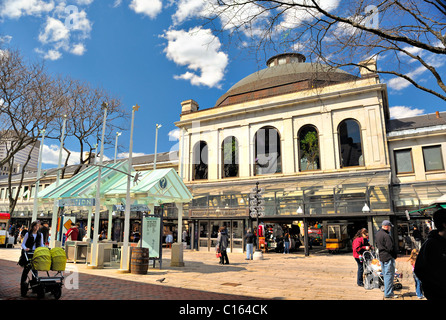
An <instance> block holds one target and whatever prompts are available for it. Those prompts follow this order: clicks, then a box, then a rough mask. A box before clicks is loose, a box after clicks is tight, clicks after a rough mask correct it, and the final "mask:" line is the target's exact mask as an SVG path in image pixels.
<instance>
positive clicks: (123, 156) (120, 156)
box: [116, 152, 146, 159]
mask: <svg viewBox="0 0 446 320" xmlns="http://www.w3.org/2000/svg"><path fill="white" fill-rule="evenodd" d="M145 155H146V154H145V153H142V152H132V158H133V157H141V156H145ZM116 157H117V158H118V159H126V158H128V157H129V153H128V152H121V153H118V155H117V156H116Z"/></svg>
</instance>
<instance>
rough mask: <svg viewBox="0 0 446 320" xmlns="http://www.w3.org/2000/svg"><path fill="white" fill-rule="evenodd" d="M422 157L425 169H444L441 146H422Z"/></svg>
mask: <svg viewBox="0 0 446 320" xmlns="http://www.w3.org/2000/svg"><path fill="white" fill-rule="evenodd" d="M423 157H424V168H425V170H426V171H435V170H444V166H443V156H442V154H441V146H430V147H423Z"/></svg>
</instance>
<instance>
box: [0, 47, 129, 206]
mask: <svg viewBox="0 0 446 320" xmlns="http://www.w3.org/2000/svg"><path fill="white" fill-rule="evenodd" d="M104 102H106V103H107V104H108V117H107V134H106V137H105V140H106V141H105V143H109V142H112V141H113V137H114V134H115V131H116V130H117V129H119V130H124V128H122V127H120V126H119V124H120V123H122V122H120V121H125V119H126V118H127V117H128V114H127V113H126V112H125V111H123V108H122V105H121V102H120V100H119V99H118V98H116V97H113V96H112V95H111V94H110V93H108V92H107V91H106V90H104V89H100V88H93V87H92V86H91V85H90V84H88V83H84V82H81V81H78V80H74V79H71V78H69V77H66V78H62V77H60V76H59V77H56V76H52V75H50V74H49V73H48V71H47V70H46V68H45V65H44V63H42V62H41V61H37V62H29V61H26V60H25V58H24V57H23V56H22V55H21V53H20V52H19V51H18V50H12V49H9V48H8V49H2V47H0V150H1V151H3V155H2V156H1V157H0V168H3V169H5V167H6V169H7V171H8V176H9V177H8V192H9V195H8V198H9V207H10V208H9V209H10V211H9V212H13V210H14V208H15V206H16V203H17V199H18V195H19V193H20V189H21V187H22V182H23V177H24V173H25V172H26V171H29V170H33V169H36V168H29V167H28V165H29V163H30V160H31V156H32V152H33V150H35V148H36V147H38V143H37V142H38V140H39V139H40V138H41V137H42V130H43V129H45V139H54V140H59V141H60V139H61V134H62V132H61V131H62V121H63V118H64V116H65V115H66V116H67V130H66V134H65V137H66V138H67V137H74V138H75V141H77V143H78V146H79V148H80V153H79V154H80V158H79V163H80V164H85V163H88V161H89V159H90V157H92V151H93V149H95V144H96V143H98V142H99V139H100V136H101V134H100V133H101V131H102V123H103V121H102V120H103V110H102V107H101V105H102V104H103V103H104ZM46 141H47V140H46ZM65 150H67V151H68V149H65ZM84 151H89V152H88V155H87V156H86V152H84ZM68 153H70V152H69V151H68ZM18 158H21V162H22V164H21V166H20V170H17V168H18V167H17V159H18ZM67 163H68V158H67V160H66V163H65V166H66V165H67ZM81 167H82V166H79V167H78V170H77V171H79V170H80V169H81ZM77 171H76V172H75V174H76V173H77ZM13 175H14V176H15V177H14V179H12V177H11V176H13ZM19 176H20V177H19ZM62 177H63V176H62Z"/></svg>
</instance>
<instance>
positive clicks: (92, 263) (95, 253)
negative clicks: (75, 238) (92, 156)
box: [90, 102, 108, 268]
mask: <svg viewBox="0 0 446 320" xmlns="http://www.w3.org/2000/svg"><path fill="white" fill-rule="evenodd" d="M102 107H103V108H104V120H103V122H102V137H101V155H100V157H99V167H98V181H97V186H96V199H95V205H96V208H95V211H94V213H95V217H94V233H93V245H92V247H91V261H90V266H91V267H93V268H94V267H97V256H98V238H99V235H98V230H99V220H100V218H101V203H100V196H101V173H102V161H103V159H104V138H105V125H106V122H107V107H108V103H106V102H104V103H102Z"/></svg>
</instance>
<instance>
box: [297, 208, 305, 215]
mask: <svg viewBox="0 0 446 320" xmlns="http://www.w3.org/2000/svg"><path fill="white" fill-rule="evenodd" d="M296 213H297V214H302V213H304V211H303V210H302V207H301V206H299V208H297V210H296Z"/></svg>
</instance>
